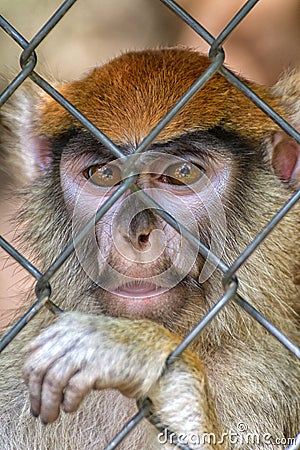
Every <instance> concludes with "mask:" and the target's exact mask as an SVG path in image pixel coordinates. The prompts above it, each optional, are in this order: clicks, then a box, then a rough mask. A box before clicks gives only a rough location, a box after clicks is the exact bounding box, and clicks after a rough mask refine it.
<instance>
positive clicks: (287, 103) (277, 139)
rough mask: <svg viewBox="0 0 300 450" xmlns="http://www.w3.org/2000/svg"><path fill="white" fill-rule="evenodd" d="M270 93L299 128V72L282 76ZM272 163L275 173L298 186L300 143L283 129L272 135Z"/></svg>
mask: <svg viewBox="0 0 300 450" xmlns="http://www.w3.org/2000/svg"><path fill="white" fill-rule="evenodd" d="M272 94H274V95H275V96H276V97H278V98H279V101H280V105H281V106H282V107H283V110H284V111H285V118H286V119H287V120H288V122H289V123H290V124H291V125H292V126H293V127H294V128H295V129H297V130H300V72H295V73H292V74H290V75H288V76H285V77H284V78H282V79H281V80H280V81H279V82H278V83H277V84H276V85H275V86H274V87H273V88H272ZM271 160H272V165H273V169H274V171H275V173H276V175H277V176H278V177H279V178H280V179H282V180H283V181H285V182H287V183H288V184H289V185H290V186H291V187H292V188H294V189H299V188H300V144H299V143H297V142H296V141H295V140H294V139H292V138H291V137H290V136H289V135H287V134H286V133H285V132H284V131H277V132H276V133H275V134H274V135H273V137H272V158H271Z"/></svg>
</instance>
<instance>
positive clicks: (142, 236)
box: [138, 233, 150, 244]
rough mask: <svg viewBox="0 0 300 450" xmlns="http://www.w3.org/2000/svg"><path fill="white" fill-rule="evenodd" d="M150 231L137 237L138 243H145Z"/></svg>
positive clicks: (147, 240)
mask: <svg viewBox="0 0 300 450" xmlns="http://www.w3.org/2000/svg"><path fill="white" fill-rule="evenodd" d="M149 236H150V233H142V234H140V235H139V237H138V242H139V244H147V243H148V242H149Z"/></svg>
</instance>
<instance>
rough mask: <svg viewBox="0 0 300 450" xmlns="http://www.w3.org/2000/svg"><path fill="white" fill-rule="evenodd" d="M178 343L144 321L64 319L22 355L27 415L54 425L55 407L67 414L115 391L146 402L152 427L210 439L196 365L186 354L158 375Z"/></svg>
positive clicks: (210, 419)
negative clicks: (95, 394) (100, 393)
mask: <svg viewBox="0 0 300 450" xmlns="http://www.w3.org/2000/svg"><path fill="white" fill-rule="evenodd" d="M179 342H180V338H179V337H177V336H176V335H174V334H172V333H170V332H169V331H168V330H166V329H165V328H164V327H162V326H160V325H157V324H155V323H153V322H150V321H138V320H135V321H131V320H127V319H119V318H118V319H114V318H110V317H104V316H94V315H88V314H82V313H76V312H69V313H64V314H63V315H62V317H61V318H60V319H59V320H58V321H57V323H56V324H54V325H52V326H50V327H49V328H48V329H46V330H45V331H44V332H43V333H41V334H40V335H39V336H38V337H37V338H35V340H34V341H33V342H32V343H31V345H30V348H29V356H28V358H27V361H26V363H25V366H24V377H25V381H26V383H27V384H28V386H29V391H30V401H31V408H32V413H33V414H34V415H35V416H40V417H41V420H42V421H43V422H45V423H49V422H53V421H54V420H56V419H57V417H58V415H59V411H60V405H62V409H63V410H64V411H65V412H73V411H75V410H76V409H77V408H78V406H79V404H80V403H81V401H82V400H83V398H84V396H85V395H87V394H88V393H89V392H90V391H91V390H92V389H105V388H116V389H118V390H120V391H121V392H122V393H123V394H124V395H126V396H128V397H133V398H135V399H137V400H139V399H143V398H146V397H149V398H150V400H151V401H152V402H153V412H154V414H155V416H156V418H157V419H158V421H159V423H160V424H161V425H165V426H167V427H169V428H170V430H171V431H173V432H175V433H184V434H187V435H188V434H190V435H191V434H194V435H197V436H198V435H200V434H201V433H203V432H216V430H215V428H216V426H217V425H216V421H215V418H214V413H213V410H214V406H213V405H212V404H211V403H212V402H211V400H210V398H209V395H208V389H207V382H206V376H205V371H204V367H203V364H202V363H201V362H200V360H199V359H198V358H197V357H196V356H195V355H194V354H192V353H191V352H188V351H186V352H184V353H183V354H182V356H181V357H180V358H178V359H177V360H176V361H175V362H174V363H173V364H172V365H171V366H170V367H169V368H168V370H166V371H165V372H164V373H163V374H162V372H163V369H164V363H165V360H166V358H167V356H168V355H169V354H170V353H171V352H172V350H174V348H175V347H176V346H177V345H178V343H179ZM192 448H204V447H199V446H192ZM205 448H210V447H205ZM214 448H216V447H214Z"/></svg>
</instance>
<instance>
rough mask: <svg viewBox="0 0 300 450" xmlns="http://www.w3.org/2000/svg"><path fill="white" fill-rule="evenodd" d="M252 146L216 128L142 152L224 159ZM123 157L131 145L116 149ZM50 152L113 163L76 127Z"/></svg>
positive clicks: (102, 148) (107, 153)
mask: <svg viewBox="0 0 300 450" xmlns="http://www.w3.org/2000/svg"><path fill="white" fill-rule="evenodd" d="M252 147H253V143H249V142H248V141H245V140H243V139H242V138H241V136H239V135H238V134H237V133H235V132H228V131H226V130H224V129H223V128H222V127H220V126H216V127H214V128H212V129H210V130H196V131H191V132H187V133H185V134H183V135H182V136H179V137H178V138H175V139H173V140H171V141H167V142H156V143H154V144H153V145H151V147H149V149H148V150H147V151H146V153H147V152H149V153H150V154H151V153H152V152H161V153H164V154H170V155H174V156H178V157H182V158H186V157H187V156H190V157H195V158H213V157H214V156H215V157H222V156H223V157H224V156H228V155H230V154H232V153H237V152H238V153H239V154H240V155H241V154H243V153H249V152H251V150H252ZM120 150H121V151H122V152H123V153H124V155H126V156H128V155H130V154H133V153H134V151H135V148H134V146H133V145H132V146H131V147H129V146H128V145H126V146H125V145H124V146H120ZM52 152H53V154H54V155H55V156H56V157H58V158H59V157H60V156H61V154H62V152H64V154H66V155H68V156H70V158H72V157H73V158H76V157H78V156H85V155H87V156H90V157H92V158H93V159H95V160H97V161H99V160H101V161H103V162H108V161H112V160H115V159H116V158H115V156H114V155H113V154H112V153H111V152H110V151H109V150H108V149H107V148H106V147H105V146H104V145H103V144H102V143H101V142H100V141H98V140H97V139H95V138H94V137H93V136H92V135H91V134H90V133H88V132H87V131H84V130H82V129H80V128H72V129H71V130H69V131H67V132H66V133H64V134H62V135H60V136H59V137H57V138H55V139H54V140H53V142H52Z"/></svg>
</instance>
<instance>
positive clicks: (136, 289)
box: [112, 282, 167, 299]
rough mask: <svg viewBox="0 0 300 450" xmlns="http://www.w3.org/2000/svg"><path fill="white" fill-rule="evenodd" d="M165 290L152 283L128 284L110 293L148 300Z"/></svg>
mask: <svg viewBox="0 0 300 450" xmlns="http://www.w3.org/2000/svg"><path fill="white" fill-rule="evenodd" d="M166 290H167V288H163V287H161V286H156V285H155V284H153V283H139V282H130V283H127V284H125V285H123V286H120V287H119V288H117V289H115V290H114V291H112V294H115V295H118V296H119V297H127V298H140V299H143V298H149V297H154V296H157V295H160V294H162V293H164V292H165V291H166Z"/></svg>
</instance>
